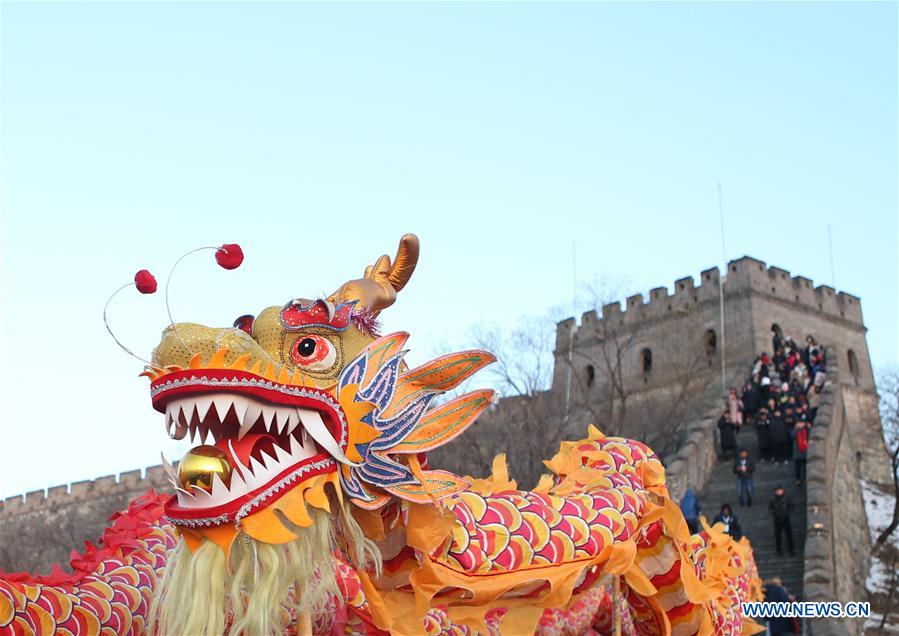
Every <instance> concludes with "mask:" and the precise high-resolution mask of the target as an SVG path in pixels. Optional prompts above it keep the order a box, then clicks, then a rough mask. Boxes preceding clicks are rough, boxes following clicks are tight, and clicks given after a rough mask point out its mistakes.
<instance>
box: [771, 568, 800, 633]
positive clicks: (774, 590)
mask: <svg viewBox="0 0 899 636" xmlns="http://www.w3.org/2000/svg"><path fill="white" fill-rule="evenodd" d="M764 586H765V601H766V602H768V603H791V602H793V601H795V600H796V598H795V597H794V596H793V595H792V594H790V593H789V592H788V591H787V588H786V587H784V584H783V583H782V582H781V580H780V579H776V578H775V579H768V580H767V581H765V583H764ZM768 633H769V634H771V636H785V635H786V634H798V633H799V629H798V626H797V624H796V620H795V619H794V618H793V617H791V616H769V617H768Z"/></svg>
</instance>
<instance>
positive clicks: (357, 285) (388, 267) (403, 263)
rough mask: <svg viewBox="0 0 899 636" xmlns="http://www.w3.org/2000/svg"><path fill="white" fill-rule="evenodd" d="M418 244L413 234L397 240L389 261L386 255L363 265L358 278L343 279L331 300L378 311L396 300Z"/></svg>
mask: <svg viewBox="0 0 899 636" xmlns="http://www.w3.org/2000/svg"><path fill="white" fill-rule="evenodd" d="M418 251H419V243H418V237H417V236H415V235H414V234H406V235H404V236H403V238H401V239H400V244H399V247H398V248H397V250H396V256H395V257H394V259H393V261H392V262H391V260H390V257H389V256H387V255H386V254H385V255H383V256H381V258H379V259H378V260H377V261H375V263H374V265H369V266H368V267H366V268H365V274H364V275H363V277H362V278H358V279H356V280H351V281H347V282H346V283H344V284H343V285H341V287H340V289H338V290H337V291H336V292H334V293H333V294H331V296H329V297H328V300H330V301H332V302H348V301H352V300H355V301H358V303H359V306H360V307H365V308H366V309H368V310H369V311H371V312H374V313H378V312H380V311H382V310H384V309H386V308H387V307H389V306H390V305H392V304H393V303H394V302H395V301H396V293H397V292H398V291H400V290H401V289H402V288H403V287H405V286H406V283H408V282H409V279H410V278H412V272H414V271H415V265H416V264H417V263H418Z"/></svg>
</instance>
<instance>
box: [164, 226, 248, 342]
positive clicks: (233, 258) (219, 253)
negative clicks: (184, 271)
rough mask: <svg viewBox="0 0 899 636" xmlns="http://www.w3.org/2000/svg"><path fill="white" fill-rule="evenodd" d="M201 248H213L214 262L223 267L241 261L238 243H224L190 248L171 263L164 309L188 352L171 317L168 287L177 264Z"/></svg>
mask: <svg viewBox="0 0 899 636" xmlns="http://www.w3.org/2000/svg"><path fill="white" fill-rule="evenodd" d="M203 250H215V262H216V263H218V264H219V266H220V267H222V268H223V269H237V268H238V267H240V264H241V263H243V250H242V249H240V245H238V244H237V243H225V244H223V245H220V246H218V247H214V246H209V245H207V246H204V247H198V248H196V249H192V250H191V251H189V252H187V253H186V254H182V255H181V257H180V258H179V259H178V260H177V261H175V264H174V265H172V270H171V271H170V272H169V277H168V278H167V279H166V281H165V311H166V313H168V315H169V325H170V326H171V327H172V331H174V332H175V335H176V336H177V337H178V340H179V341H180V342H181V345H182V346H183V347H184V348H185V349H187V351H188V353H189V352H190V347H188V346H187V343H186V342H184V339H183V338H182V337H181V334H180V333H178V328H177V327H176V326H175V320H174V319H173V318H172V307H171V305H170V304H169V287H171V284H172V275H173V274H174V273H175V269H176V268H177V267H178V264H179V263H181V261H183V260H184V259H185V258H187V257H188V256H190V255H191V254H193V253H194V252H202V251H203Z"/></svg>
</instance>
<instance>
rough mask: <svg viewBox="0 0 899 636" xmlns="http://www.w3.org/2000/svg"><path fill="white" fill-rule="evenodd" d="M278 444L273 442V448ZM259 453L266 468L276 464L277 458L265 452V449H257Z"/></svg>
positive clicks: (268, 468)
mask: <svg viewBox="0 0 899 636" xmlns="http://www.w3.org/2000/svg"><path fill="white" fill-rule="evenodd" d="M277 447H278V445H277V444H275V448H277ZM259 454H260V455H262V463H263V464H265V468H266V470H270V469H272V468H275V467H277V466H278V460H277V459H275V458H274V457H272V456H271V455H269V454H268V453H266V452H265V451H259Z"/></svg>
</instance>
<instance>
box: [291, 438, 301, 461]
mask: <svg viewBox="0 0 899 636" xmlns="http://www.w3.org/2000/svg"><path fill="white" fill-rule="evenodd" d="M303 450H304V449H303V446H302V444H300V443H299V442H298V441H297V438H296V437H294V436H293V435H291V436H290V454H291V455H292V456H293V457H295V458H298V457H302V455H303Z"/></svg>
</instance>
